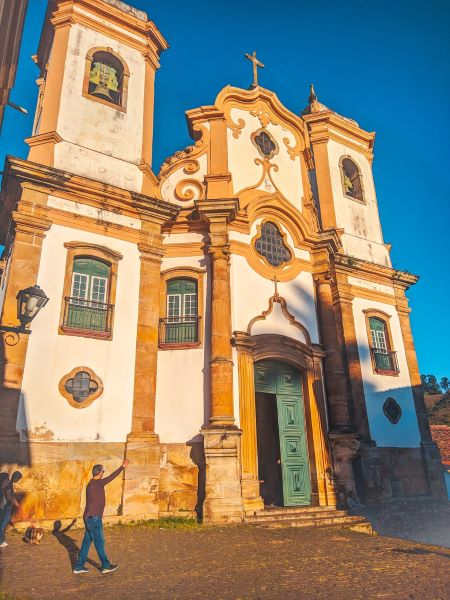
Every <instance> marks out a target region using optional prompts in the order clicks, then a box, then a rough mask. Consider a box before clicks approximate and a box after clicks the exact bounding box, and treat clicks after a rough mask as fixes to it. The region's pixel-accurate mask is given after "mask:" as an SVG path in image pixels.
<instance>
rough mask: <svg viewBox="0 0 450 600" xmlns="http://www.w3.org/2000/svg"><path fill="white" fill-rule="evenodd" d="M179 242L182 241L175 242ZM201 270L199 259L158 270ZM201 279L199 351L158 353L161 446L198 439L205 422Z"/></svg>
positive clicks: (171, 261) (166, 262)
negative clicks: (200, 339)
mask: <svg viewBox="0 0 450 600" xmlns="http://www.w3.org/2000/svg"><path fill="white" fill-rule="evenodd" d="M170 238H171V241H172V242H178V241H179V242H182V241H194V240H195V241H198V240H197V238H198V234H195V233H194V234H179V235H172V236H170ZM177 238H182V239H179V240H178V239H177ZM187 266H188V267H196V268H205V259H204V258H203V257H202V256H184V257H180V258H164V259H163V263H162V267H161V270H162V271H164V270H166V269H170V268H175V267H187ZM208 284H209V282H208V275H207V273H205V276H204V287H203V291H204V296H203V306H204V316H203V319H202V321H203V323H202V324H201V326H202V327H203V328H204V330H203V340H204V343H203V348H198V349H197V348H196V349H193V348H190V349H187V350H159V351H158V367H157V368H158V376H157V384H156V413H155V431H156V432H157V433H158V434H159V436H160V440H161V442H163V443H177V442H178V443H186V442H187V441H189V440H191V439H192V438H194V437H195V436H196V435H198V433H199V431H200V428H201V427H202V425H203V424H204V423H207V421H208V418H209V412H208V410H209V406H210V395H209V353H210V351H209V345H208V343H209V322H210V321H209V318H210V317H209V310H208V305H209V300H208V296H209V289H208V287H209V286H208Z"/></svg>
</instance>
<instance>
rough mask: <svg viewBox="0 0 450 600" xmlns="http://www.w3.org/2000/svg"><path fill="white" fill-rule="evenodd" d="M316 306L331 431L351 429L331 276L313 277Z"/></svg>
mask: <svg viewBox="0 0 450 600" xmlns="http://www.w3.org/2000/svg"><path fill="white" fill-rule="evenodd" d="M315 283H316V290H317V306H318V313H319V327H320V337H321V343H322V346H323V347H324V349H325V352H326V354H325V358H324V361H323V362H324V371H325V387H326V390H327V399H328V414H329V419H330V430H331V431H332V432H334V433H344V432H348V431H352V429H353V428H352V423H351V416H350V409H349V388H348V379H347V373H346V368H345V363H344V358H343V356H342V350H341V347H340V344H339V339H338V333H337V324H336V319H335V315H334V309H333V296H332V292H331V275H328V274H324V275H319V276H316V277H315Z"/></svg>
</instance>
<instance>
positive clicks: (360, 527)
mask: <svg viewBox="0 0 450 600" xmlns="http://www.w3.org/2000/svg"><path fill="white" fill-rule="evenodd" d="M248 524H249V525H252V526H253V527H264V528H267V529H283V528H290V527H336V528H343V529H352V530H355V531H360V532H363V533H370V534H373V533H374V531H373V529H372V526H371V524H370V523H369V522H368V521H367V520H366V519H365V518H364V517H352V516H348V515H347V516H344V517H342V516H328V515H327V516H323V517H313V516H310V517H309V518H305V519H288V520H279V519H273V520H266V521H253V522H248Z"/></svg>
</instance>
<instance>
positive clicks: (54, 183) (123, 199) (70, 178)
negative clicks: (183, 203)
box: [5, 156, 180, 224]
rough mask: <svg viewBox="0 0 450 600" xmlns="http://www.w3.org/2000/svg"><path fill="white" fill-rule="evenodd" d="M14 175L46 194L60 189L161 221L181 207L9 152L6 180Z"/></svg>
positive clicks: (122, 211) (83, 200)
mask: <svg viewBox="0 0 450 600" xmlns="http://www.w3.org/2000/svg"><path fill="white" fill-rule="evenodd" d="M11 177H12V178H14V179H16V180H17V181H18V182H19V183H29V184H33V185H34V186H36V189H38V190H39V191H40V192H43V193H46V194H55V195H58V193H59V194H61V196H62V197H63V198H67V199H69V200H72V201H74V202H77V203H78V204H86V205H88V206H94V207H97V208H98V207H100V208H104V209H106V210H110V211H114V212H117V213H118V214H125V215H128V216H132V217H134V218H140V219H142V220H149V221H152V222H157V223H160V224H162V223H165V222H168V221H171V220H173V219H174V218H175V217H176V216H177V214H178V212H179V210H180V208H179V207H178V206H175V205H174V204H171V203H170V202H166V201H165V200H161V199H158V198H154V197H152V196H146V195H144V194H139V193H137V192H131V191H129V190H124V189H122V188H118V187H115V186H112V185H108V184H105V183H103V182H100V181H97V180H95V179H88V178H87V177H82V176H80V175H74V174H73V173H70V172H68V171H62V170H60V169H55V168H54V167H49V166H46V165H40V164H38V163H33V162H31V161H27V160H23V159H19V158H14V157H10V156H9V157H7V159H6V165H5V180H6V179H8V178H11Z"/></svg>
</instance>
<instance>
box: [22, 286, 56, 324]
mask: <svg viewBox="0 0 450 600" xmlns="http://www.w3.org/2000/svg"><path fill="white" fill-rule="evenodd" d="M16 298H17V318H18V319H19V321H20V324H21V325H22V327H26V326H27V325H29V324H30V323H31V321H32V320H33V319H34V317H35V316H36V315H37V314H38V312H39V311H40V310H41V308H42V307H43V306H45V305H46V304H47V302H48V300H49V299H48V298H47V296H46V295H45V293H44V291H43V290H41V288H40V287H39V286H38V285H34V286H33V287H29V288H26V289H25V290H20V292H19V293H18V294H17V296H16Z"/></svg>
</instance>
